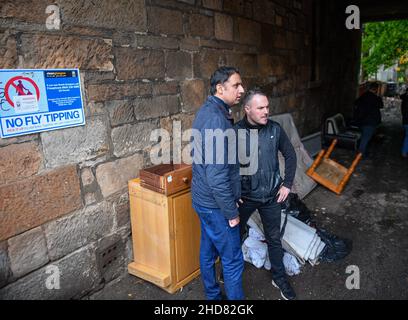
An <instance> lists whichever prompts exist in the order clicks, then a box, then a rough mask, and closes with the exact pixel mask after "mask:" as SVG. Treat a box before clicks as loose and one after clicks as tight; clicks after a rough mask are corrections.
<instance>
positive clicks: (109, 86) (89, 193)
mask: <svg viewBox="0 0 408 320" xmlns="http://www.w3.org/2000/svg"><path fill="white" fill-rule="evenodd" d="M322 2H323V3H324V2H325V1H322ZM54 3H56V4H57V5H58V7H59V10H60V19H61V27H60V29H59V30H49V29H47V27H46V19H47V18H48V17H49V15H50V14H47V13H46V8H47V6H48V5H50V4H54ZM316 5H317V6H318V7H320V6H322V8H321V9H322V11H323V13H326V15H325V14H323V13H319V15H317V16H316V17H315V18H316V20H317V21H318V23H319V24H320V25H321V27H320V36H321V38H319V41H318V46H319V50H318V52H317V54H318V55H319V58H318V59H317V63H316V64H312V62H311V61H312V55H313V54H314V51H313V50H312V44H313V43H314V40H313V39H314V37H315V35H313V30H314V29H313V28H312V18H313V12H312V11H313V4H312V0H273V1H269V0H245V1H244V0H179V1H176V0H132V1H127V0H117V1H110V0H102V1H97V2H92V1H80V0H70V1H62V0H57V1H51V0H38V1H19V2H16V1H11V0H2V1H1V4H0V68H10V69H13V68H79V69H80V72H81V77H82V83H83V95H84V97H83V98H84V102H85V113H86V125H85V126H81V127H75V128H70V129H63V130H56V131H50V132H44V133H40V134H32V135H26V136H21V137H18V138H8V139H0V195H1V196H0V298H5V299H16V298H24V299H34V298H37V299H69V298H81V297H84V296H87V295H89V294H92V292H95V291H97V290H99V289H101V287H102V286H103V285H104V284H105V283H106V282H108V281H111V280H112V279H114V278H115V277H118V276H119V275H120V274H123V273H125V272H126V266H127V263H128V262H129V260H130V257H131V249H130V248H131V245H130V222H129V204H128V196H127V181H128V180H129V179H131V178H134V177H137V176H138V172H139V169H140V168H142V167H144V166H147V165H150V160H149V151H150V149H151V147H152V143H151V142H150V141H149V135H150V132H151V130H153V129H155V128H159V127H164V128H171V126H172V121H173V120H178V121H181V124H182V128H183V129H187V128H189V127H191V123H192V120H193V118H194V113H195V112H196V110H197V109H198V107H199V106H200V104H201V103H202V102H203V100H204V99H205V97H206V96H207V95H208V92H209V78H210V75H211V73H212V72H213V71H214V70H215V69H216V68H217V67H218V66H220V65H234V66H237V67H239V68H240V70H241V75H242V77H243V80H244V85H245V87H250V86H252V85H255V84H256V85H259V86H261V87H263V88H264V89H265V90H266V91H267V92H268V94H269V95H270V98H271V112H272V113H274V114H277V113H283V112H290V113H292V115H293V116H294V119H295V123H296V125H297V126H298V129H299V131H300V134H301V135H306V134H308V133H311V132H315V131H316V130H319V129H320V123H321V120H322V118H323V117H324V116H325V115H326V114H330V113H334V112H335V111H339V110H346V109H347V108H348V107H349V103H350V101H351V99H352V98H353V97H354V92H353V90H354V89H353V85H355V80H356V79H357V74H356V70H357V66H358V54H359V51H358V44H359V33H358V32H357V33H356V32H354V33H353V32H350V31H346V30H343V29H344V21H343V20H342V19H343V18H344V15H343V13H344V9H343V8H341V7H334V5H322V4H321V2H320V1H316ZM336 10H339V11H340V12H339V16H340V18H339V20H338V21H335V22H334V21H333V20H332V21H331V20H329V18H327V14H336V12H335V11H336ZM341 10H342V11H341ZM325 19H326V20H325ZM332 23H333V25H332ZM332 30H333V32H334V33H335V34H336V37H333V36H332V34H331V32H332ZM312 68H314V69H316V70H317V69H319V70H320V72H319V78H318V79H314V78H312V77H311V75H312ZM354 76H355V79H354ZM353 81H354V82H353ZM234 111H235V112H234V116H235V117H236V118H238V117H239V116H240V109H239V107H235V108H234ZM110 243H118V245H119V247H120V249H121V258H120V259H118V260H117V261H116V262H115V263H114V264H113V265H112V266H111V267H110V272H102V270H101V269H100V268H99V267H98V263H97V256H96V252H98V250H99V249H100V247H101V246H104V245H106V244H110ZM54 266H56V267H58V268H59V270H60V272H61V284H60V289H59V290H55V289H54V290H50V289H47V288H46V282H47V277H49V276H50V274H51V271H50V270H51V269H50V267H54Z"/></svg>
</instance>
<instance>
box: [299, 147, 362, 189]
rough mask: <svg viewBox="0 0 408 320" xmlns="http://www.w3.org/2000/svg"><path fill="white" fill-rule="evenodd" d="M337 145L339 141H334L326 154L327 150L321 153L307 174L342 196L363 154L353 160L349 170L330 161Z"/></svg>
mask: <svg viewBox="0 0 408 320" xmlns="http://www.w3.org/2000/svg"><path fill="white" fill-rule="evenodd" d="M336 143H337V139H335V140H333V142H332V143H331V145H330V147H329V149H328V150H327V151H326V152H325V150H321V151H320V152H319V155H318V156H317V158H316V160H315V161H314V162H313V164H312V166H311V167H310V168H309V169H308V170H307V171H306V174H307V175H308V176H309V177H311V178H312V179H314V180H316V181H317V182H318V183H320V184H322V185H323V186H325V187H326V188H328V189H329V190H331V191H333V192H335V193H336V194H340V193H341V192H342V191H343V189H344V187H345V185H346V183H347V181H348V180H349V179H350V176H351V174H352V173H353V171H354V170H355V168H356V166H357V164H358V162H359V161H360V160H361V157H362V154H361V153H358V154H357V156H356V157H355V159H354V160H353V163H352V164H351V167H350V168H349V169H347V168H345V167H343V166H342V165H340V164H339V163H337V162H335V161H333V160H332V159H329V156H330V154H331V153H332V151H333V149H334V146H335V145H336Z"/></svg>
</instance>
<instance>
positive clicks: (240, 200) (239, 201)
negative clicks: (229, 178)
mask: <svg viewBox="0 0 408 320" xmlns="http://www.w3.org/2000/svg"><path fill="white" fill-rule="evenodd" d="M243 203H244V201H242V199H239V200H238V202H237V208H239V205H240V204H243Z"/></svg>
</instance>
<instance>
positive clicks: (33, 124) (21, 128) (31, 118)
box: [0, 69, 85, 138]
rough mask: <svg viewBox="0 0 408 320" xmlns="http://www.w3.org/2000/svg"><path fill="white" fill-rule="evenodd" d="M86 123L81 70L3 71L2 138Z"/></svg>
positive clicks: (0, 90) (0, 92)
mask: <svg viewBox="0 0 408 320" xmlns="http://www.w3.org/2000/svg"><path fill="white" fill-rule="evenodd" d="M84 124H85V117H84V108H83V101H82V93H81V81H80V77H79V70H78V69H52V70H51V69H50V70H48V69H44V70H43V69H35V70H29V69H27V70H17V69H16V70H5V69H3V70H0V136H1V137H2V138H10V137H14V136H19V135H24V134H31V133H36V132H41V131H49V130H55V129H61V128H67V127H74V126H80V125H84Z"/></svg>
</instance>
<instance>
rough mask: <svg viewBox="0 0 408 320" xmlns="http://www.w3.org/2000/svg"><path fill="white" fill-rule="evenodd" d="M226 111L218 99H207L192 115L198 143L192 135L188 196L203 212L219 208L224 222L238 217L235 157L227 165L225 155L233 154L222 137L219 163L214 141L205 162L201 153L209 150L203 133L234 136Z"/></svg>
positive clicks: (238, 193)
mask: <svg viewBox="0 0 408 320" xmlns="http://www.w3.org/2000/svg"><path fill="white" fill-rule="evenodd" d="M229 110H230V109H229V106H228V105H227V104H225V103H224V102H223V101H222V100H221V99H219V98H217V97H215V96H209V97H208V98H207V100H206V102H205V103H204V104H203V105H202V106H201V108H200V109H199V110H198V112H197V114H196V117H195V119H194V122H193V129H195V130H198V131H197V132H200V137H201V139H196V138H194V135H193V137H192V155H193V166H192V167H193V180H192V183H191V194H192V200H193V202H194V203H195V204H198V205H199V206H202V207H207V208H219V209H220V210H221V212H222V213H223V214H224V216H225V218H226V219H228V220H231V219H234V218H236V217H237V216H238V215H239V213H238V209H237V202H238V200H239V199H240V196H241V183H240V177H239V163H238V161H237V157H236V158H235V161H233V162H234V163H232V164H229V163H228V155H229V152H231V154H233V153H232V152H233V151H232V150H229V147H228V139H227V138H225V137H224V138H222V141H223V142H224V144H223V148H222V149H223V151H224V155H223V158H222V159H220V156H221V154H219V153H217V152H216V150H217V145H218V146H220V145H219V144H218V142H217V141H216V138H212V139H211V140H212V141H213V145H214V148H213V149H214V150H213V151H214V152H213V156H212V157H209V154H208V153H207V159H206V154H205V152H203V151H204V150H206V149H205V148H206V146H209V143H208V141H207V143H206V130H207V131H208V129H209V130H210V131H211V130H216V129H220V131H221V132H222V133H225V132H226V130H228V129H229V132H233V133H234V131H233V129H232V117H231V116H230V112H229ZM207 139H208V135H207ZM199 140H201V141H199ZM232 144H234V147H236V139H234V141H232ZM216 157H218V161H216V160H217V159H216ZM206 160H207V161H206ZM220 160H223V161H220ZM219 162H221V163H219ZM230 162H232V161H230Z"/></svg>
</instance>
